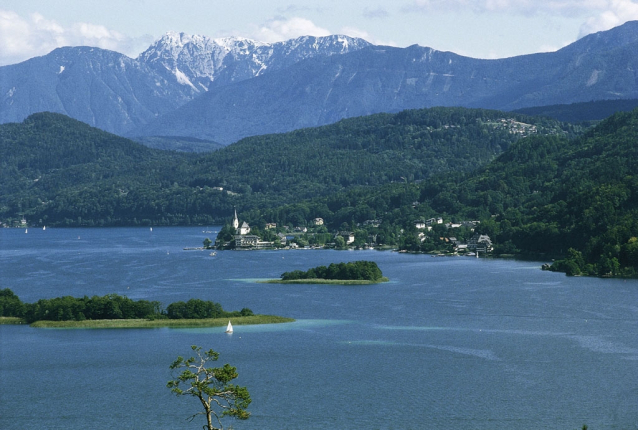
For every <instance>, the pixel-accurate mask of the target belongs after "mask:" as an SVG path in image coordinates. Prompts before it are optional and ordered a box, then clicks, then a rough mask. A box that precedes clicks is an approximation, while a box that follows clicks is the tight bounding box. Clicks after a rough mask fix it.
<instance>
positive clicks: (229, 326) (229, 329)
mask: <svg viewBox="0 0 638 430" xmlns="http://www.w3.org/2000/svg"><path fill="white" fill-rule="evenodd" d="M232 332H233V325H232V324H231V323H230V321H228V327H226V333H232Z"/></svg>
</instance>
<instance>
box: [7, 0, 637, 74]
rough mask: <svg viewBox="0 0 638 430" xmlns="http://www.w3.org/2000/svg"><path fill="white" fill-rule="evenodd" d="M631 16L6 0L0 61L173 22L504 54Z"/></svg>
mask: <svg viewBox="0 0 638 430" xmlns="http://www.w3.org/2000/svg"><path fill="white" fill-rule="evenodd" d="M631 20H638V0H366V1H362V0H352V1H348V0H304V1H302V0H297V1H295V0H232V1H227V0H0V65H7V64H14V63H18V62H21V61H24V60H26V59H29V58H32V57H35V56H39V55H45V54H47V53H49V52H50V51H52V50H53V49H55V48H57V47H60V46H79V45H88V46H96V47H100V48H104V49H111V50H114V51H118V52H121V53H123V54H126V55H128V56H129V57H132V58H135V57H137V55H138V54H139V53H140V52H142V51H144V50H145V49H146V48H148V46H149V45H150V44H151V43H153V42H154V41H155V40H157V39H159V38H160V37H162V35H164V34H165V33H167V32H169V31H176V32H184V33H188V34H199V35H204V36H208V37H211V38H218V37H228V36H239V37H246V38H250V39H254V40H258V41H262V42H277V41H282V40H287V39H292V38H296V37H299V36H305V35H312V36H326V35H329V34H346V35H349V36H354V37H361V38H364V39H366V40H368V41H369V42H372V43H375V44H382V45H391V46H398V47H406V46H410V45H414V44H418V45H421V46H427V47H430V48H434V49H437V50H441V51H452V52H455V53H457V54H460V55H465V56H470V57H475V58H504V57H512V56H516V55H523V54H531V53H536V52H549V51H555V50H557V49H560V48H562V47H564V46H566V45H568V44H570V43H572V42H575V41H576V40H578V39H579V38H581V37H583V36H585V35H587V34H590V33H595V32H598V31H603V30H609V29H611V28H613V27H616V26H618V25H621V24H623V23H625V22H627V21H631Z"/></svg>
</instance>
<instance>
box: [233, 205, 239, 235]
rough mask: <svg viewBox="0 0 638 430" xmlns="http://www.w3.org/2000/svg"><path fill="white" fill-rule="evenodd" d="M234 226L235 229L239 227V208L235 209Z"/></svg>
mask: <svg viewBox="0 0 638 430" xmlns="http://www.w3.org/2000/svg"><path fill="white" fill-rule="evenodd" d="M233 228H234V229H235V230H237V229H238V228H239V219H238V218H237V209H235V219H234V220H233Z"/></svg>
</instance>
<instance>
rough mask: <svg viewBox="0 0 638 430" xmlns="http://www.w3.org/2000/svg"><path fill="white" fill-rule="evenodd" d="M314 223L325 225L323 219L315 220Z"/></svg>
mask: <svg viewBox="0 0 638 430" xmlns="http://www.w3.org/2000/svg"><path fill="white" fill-rule="evenodd" d="M312 222H313V223H314V225H323V218H315V219H314V220H312Z"/></svg>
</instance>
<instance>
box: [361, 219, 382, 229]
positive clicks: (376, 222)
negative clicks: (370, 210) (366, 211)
mask: <svg viewBox="0 0 638 430" xmlns="http://www.w3.org/2000/svg"><path fill="white" fill-rule="evenodd" d="M363 225H369V226H370V227H379V226H380V225H381V220H380V219H367V220H365V221H364V222H363Z"/></svg>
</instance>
